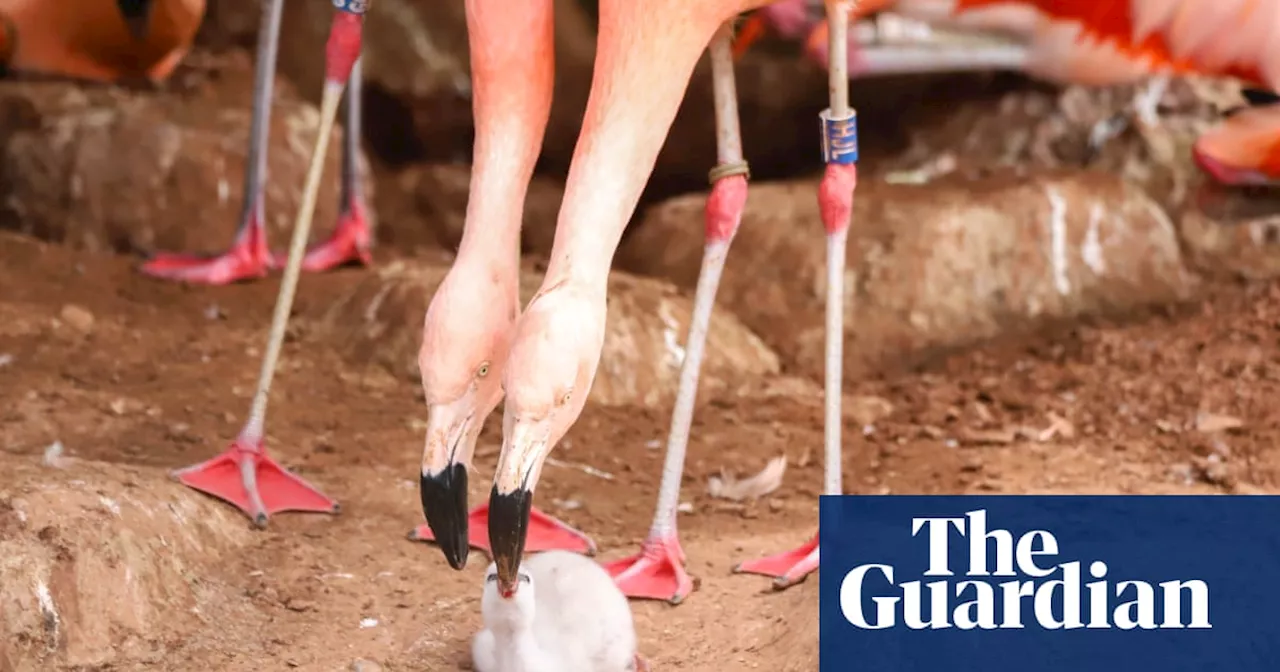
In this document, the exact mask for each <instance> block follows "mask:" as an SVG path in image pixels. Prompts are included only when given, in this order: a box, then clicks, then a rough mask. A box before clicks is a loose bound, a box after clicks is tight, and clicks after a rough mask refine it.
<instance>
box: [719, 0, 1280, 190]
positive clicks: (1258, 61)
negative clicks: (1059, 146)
mask: <svg viewBox="0 0 1280 672" xmlns="http://www.w3.org/2000/svg"><path fill="white" fill-rule="evenodd" d="M805 4H806V0H782V1H781V2H779V3H777V4H775V5H772V6H770V7H767V8H765V9H764V10H762V11H761V12H759V13H757V14H756V15H755V16H754V17H753V19H754V25H753V27H752V30H751V32H750V33H749V35H748V39H747V40H744V41H742V42H740V43H739V44H738V45H736V46H737V48H738V50H739V52H741V51H742V50H743V49H745V48H746V46H747V44H748V43H749V42H750V40H751V39H754V37H755V36H757V35H759V34H761V33H762V32H763V31H764V25H766V24H768V25H773V26H776V27H777V30H778V31H779V32H780V33H782V34H783V35H784V36H789V37H799V36H800V35H803V34H804V33H805V31H806V30H809V31H810V32H809V33H808V38H807V39H806V44H807V48H806V52H807V53H808V54H809V55H810V56H811V57H812V58H813V59H814V60H816V61H817V62H819V63H823V62H824V61H825V58H826V56H825V49H824V46H823V45H824V44H825V33H826V27H827V24H826V23H825V22H822V21H821V20H819V19H813V20H811V19H810V18H809V17H808V16H807V15H805V14H804V6H805ZM886 7H892V8H893V10H894V11H895V12H898V13H901V14H903V15H904V16H910V17H913V18H917V19H920V20H924V21H927V22H930V23H950V24H953V25H957V26H961V27H968V28H979V29H986V30H991V29H996V30H1000V31H1003V32H1007V33H1012V34H1014V35H1017V36H1018V37H1020V38H1022V39H1023V40H1024V41H1025V42H1026V43H1025V44H1021V45H1009V44H999V43H993V44H990V45H986V46H983V47H978V48H973V47H964V46H960V47H954V48H951V49H928V50H912V49H902V48H896V47H895V48H886V49H865V50H860V51H859V54H858V59H857V60H858V66H859V67H858V68H857V70H858V71H859V72H861V73H863V74H876V73H887V72H921V71H926V70H961V69H979V68H991V67H999V68H1009V69H1020V70H1025V71H1027V72H1028V73H1030V74H1032V75H1034V76H1037V77H1040V78H1043V79H1047V80H1050V81H1055V82H1073V83H1078V84H1086V85H1108V84H1119V83H1128V82H1135V81H1138V80H1141V79H1143V78H1145V77H1147V76H1149V75H1151V74H1155V75H1156V78H1155V79H1154V81H1153V82H1152V84H1153V85H1152V86H1151V87H1150V88H1149V89H1148V90H1147V91H1146V92H1144V93H1141V94H1139V97H1138V99H1137V100H1135V106H1136V107H1137V108H1138V116H1139V117H1140V118H1141V119H1142V120H1143V121H1144V122H1145V123H1147V124H1154V122H1155V106H1156V104H1157V103H1158V101H1159V98H1160V97H1161V96H1162V95H1163V92H1164V89H1165V86H1166V85H1167V83H1168V80H1169V77H1170V76H1173V75H1180V74H1187V73H1200V74H1207V75H1219V76H1227V77H1235V78H1238V79H1240V80H1243V81H1244V82H1246V83H1247V84H1248V85H1254V86H1261V87H1264V89H1266V90H1269V91H1271V92H1275V91H1278V90H1280V67H1277V66H1276V62H1277V59H1278V58H1280V0H1226V1H1224V2H1216V3H1207V2H1191V1H1190V0H1160V1H1157V0H1089V1H1088V2H1084V1H1077V2H1067V1H1064V0H1016V1H1010V0H999V1H997V0H873V1H871V2H869V3H863V5H862V6H860V10H863V11H874V10H877V9H882V8H886ZM815 24H816V25H815ZM810 26H813V27H812V28H811V27H810ZM1250 102H1251V103H1253V104H1251V105H1250V106H1249V107H1248V108H1247V109H1244V110H1242V111H1240V112H1239V113H1238V114H1233V115H1230V116H1228V117H1227V119H1226V120H1225V121H1224V123H1223V124H1222V125H1220V126H1219V127H1217V128H1215V129H1211V130H1210V131H1208V132H1206V133H1205V134H1203V135H1201V136H1200V138H1199V139H1198V140H1197V142H1196V143H1195V146H1194V157H1195V160H1196V162H1197V164H1198V165H1199V166H1200V167H1201V168H1202V169H1203V170H1204V171H1205V172H1206V173H1208V174H1209V175H1210V176H1211V177H1212V178H1213V179H1214V180H1216V181H1217V182H1219V183H1221V184H1226V185H1244V184H1253V185H1275V184H1280V107H1277V106H1275V105H1269V104H1262V105H1259V104H1256V102H1255V101H1250ZM1096 142H1097V138H1095V144H1096Z"/></svg>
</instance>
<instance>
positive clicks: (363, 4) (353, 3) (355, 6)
mask: <svg viewBox="0 0 1280 672" xmlns="http://www.w3.org/2000/svg"><path fill="white" fill-rule="evenodd" d="M333 7H334V9H340V10H342V11H344V12H349V13H351V14H364V13H365V11H366V10H368V9H369V0H333Z"/></svg>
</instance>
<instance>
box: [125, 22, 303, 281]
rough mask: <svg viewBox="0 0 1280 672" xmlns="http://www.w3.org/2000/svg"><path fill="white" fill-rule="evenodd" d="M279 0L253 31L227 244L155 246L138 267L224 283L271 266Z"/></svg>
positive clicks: (149, 272) (255, 274) (186, 278)
mask: <svg viewBox="0 0 1280 672" xmlns="http://www.w3.org/2000/svg"><path fill="white" fill-rule="evenodd" d="M283 10H284V0H264V1H263V3H262V22H261V25H260V29H259V31H258V52H257V56H256V59H257V63H256V66H255V68H254V78H253V115H252V119H251V121H250V124H249V154H248V156H247V157H246V162H245V174H244V202H243V205H242V207H241V210H240V222H239V224H238V225H237V227H236V234H235V238H234V239H233V240H232V242H231V249H229V250H227V251H226V252H224V253H222V254H220V255H216V256H212V257H210V256H202V255H195V254H185V253H172V252H160V253H157V254H155V255H154V256H152V257H151V258H150V259H148V260H147V261H146V262H145V263H144V264H143V265H142V266H141V268H140V269H139V270H140V271H141V272H142V273H144V274H146V275H150V276H152V277H156V278H163V279H166V280H179V281H182V282H192V283H202V284H208V285H226V284H230V283H233V282H239V281H241V280H250V279H254V278H261V277H265V276H266V275H267V273H268V272H269V271H270V270H271V268H272V265H273V264H272V258H271V252H270V250H268V249H267V232H266V228H265V226H264V224H265V220H264V213H263V202H262V196H263V189H264V187H265V184H266V176H267V139H268V135H269V132H270V131H269V129H270V126H271V98H272V93H273V92H272V89H273V88H274V83H275V69H276V53H277V50H278V47H279V44H280V21H281V15H282V13H283Z"/></svg>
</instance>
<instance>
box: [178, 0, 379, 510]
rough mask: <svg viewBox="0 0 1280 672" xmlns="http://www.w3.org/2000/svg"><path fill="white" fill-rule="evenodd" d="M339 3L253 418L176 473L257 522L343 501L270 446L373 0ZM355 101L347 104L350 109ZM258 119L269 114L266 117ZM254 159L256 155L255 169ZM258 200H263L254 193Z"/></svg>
mask: <svg viewBox="0 0 1280 672" xmlns="http://www.w3.org/2000/svg"><path fill="white" fill-rule="evenodd" d="M280 2H281V0H268V1H267V2H266V3H265V4H264V13H265V18H266V19H267V21H266V23H268V24H269V25H270V26H271V27H270V28H269V29H268V30H266V31H264V35H263V36H262V38H261V40H262V41H261V42H260V44H262V45H266V44H272V45H274V42H275V31H276V30H277V28H278V24H279V18H280V13H279V10H280V4H279V3H280ZM333 4H334V6H335V7H336V8H337V9H338V10H339V11H337V12H335V13H334V17H333V23H332V25H331V26H330V29H329V41H328V44H327V45H326V47H325V83H324V94H323V98H322V100H321V103H320V129H319V133H318V135H317V137H316V145H315V149H314V152H313V154H312V157H311V165H310V168H309V169H308V171H307V180H306V184H305V185H304V187H303V192H302V202H301V203H300V205H299V208H298V217H297V220H296V221H295V223H294V231H293V240H292V241H291V243H290V246H289V256H288V259H287V260H286V261H285V265H284V277H283V278H282V280H281V282H280V294H279V296H278V297H277V299H276V305H275V311H274V314H273V315H272V318H271V327H270V329H269V331H268V333H267V347H266V350H265V352H264V353H263V355H262V369H261V373H260V374H259V376H258V384H257V387H256V389H255V390H254V395H253V402H252V405H251V406H250V409H249V419H248V420H247V421H246V422H245V425H244V427H243V428H242V429H241V430H240V434H239V436H237V437H236V439H235V441H233V442H232V444H231V447H230V448H229V449H228V450H227V451H226V452H224V453H222V454H221V455H219V456H217V457H214V458H213V459H211V460H208V461H206V462H203V463H201V464H197V465H195V466H192V467H187V468H185V469H179V470H177V471H175V472H173V476H174V478H176V479H178V480H179V481H181V482H182V483H184V484H186V485H188V486H190V487H192V488H195V489H197V490H200V491H202V492H205V493H208V494H210V495H213V496H214V497H218V498H220V499H223V500H226V501H228V502H230V503H231V504H233V505H235V506H236V507H237V508H239V509H240V510H241V511H244V512H245V513H246V514H247V515H248V516H249V517H250V518H251V519H252V520H253V522H254V523H255V524H256V525H258V526H264V525H266V523H267V518H268V516H270V515H272V514H275V513H278V512H280V511H310V512H320V513H337V512H338V504H337V502H335V501H334V500H332V499H330V498H329V497H328V496H326V495H324V494H323V493H321V492H320V491H319V490H317V489H316V488H315V487H314V486H312V485H311V484H309V483H307V482H306V481H304V480H303V479H301V478H299V477H298V476H296V475H294V474H292V473H290V472H289V471H287V470H286V469H285V468H284V467H282V466H280V465H279V464H278V463H277V462H276V461H275V460H273V459H271V458H270V457H268V456H267V454H266V450H265V448H264V447H263V433H264V430H265V424H266V412H267V400H268V398H269V397H270V391H271V380H272V378H273V377H274V375H275V370H276V364H277V363H278V361H279V359H280V348H281V346H282V345H283V343H284V334H285V327H286V326H287V323H288V321H289V312H290V310H292V308H293V296H294V292H295V291H296V290H297V286H298V274H299V272H300V271H301V269H302V262H303V253H304V251H305V249H306V246H307V235H308V233H309V232H310V231H311V220H312V216H313V215H314V214H315V205H316V195H317V193H318V192H319V190H320V177H321V174H322V173H323V170H324V156H325V152H326V151H327V148H328V146H329V136H330V135H331V134H332V132H333V125H334V119H335V117H336V116H337V113H338V106H339V104H340V103H341V102H342V95H343V90H344V89H345V88H346V85H347V81H348V79H353V78H354V79H357V80H358V76H356V75H355V72H356V63H357V61H358V60H359V58H360V43H361V37H362V33H363V29H364V13H365V10H366V9H367V7H368V4H369V0H333ZM269 51H270V52H271V57H270V58H260V59H259V63H258V74H259V78H258V84H259V87H258V93H259V94H261V93H262V91H263V81H264V80H263V78H262V73H263V72H264V71H265V72H267V74H268V76H267V77H266V79H265V81H266V82H268V84H267V86H268V87H269V82H270V76H269V75H270V67H268V66H267V65H266V64H268V62H270V61H274V46H272V47H270V49H269ZM260 56H261V54H260ZM354 98H355V97H354V96H353V99H354ZM261 104H262V101H261V100H259V101H257V103H256V104H255V106H257V105H261ZM351 107H352V106H350V105H348V109H351ZM261 114H265V112H262V113H261ZM255 116H259V115H258V114H255ZM259 121H262V119H261V118H259ZM264 123H265V122H264ZM258 128H259V130H260V131H261V129H262V128H263V126H262V125H259V126H258ZM348 137H354V134H350V133H349V134H348ZM252 165H253V164H252V163H251V172H252ZM259 174H260V173H259ZM251 184H252V185H253V186H254V187H255V188H257V186H258V185H257V183H253V182H252V181H251ZM350 194H351V192H348V195H350ZM255 198H256V197H255ZM252 202H257V201H254V200H253V199H251V203H252ZM251 207H253V206H252V205H251ZM256 221H258V222H259V224H256V225H254V226H258V227H260V224H261V220H256ZM313 258H315V257H314V256H313Z"/></svg>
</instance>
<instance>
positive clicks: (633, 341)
mask: <svg viewBox="0 0 1280 672" xmlns="http://www.w3.org/2000/svg"><path fill="white" fill-rule="evenodd" d="M447 270H448V262H447V260H445V259H443V258H441V259H435V260H430V261H415V262H393V263H391V264H389V265H387V266H385V267H382V268H379V269H378V270H377V272H376V273H373V274H371V275H369V276H368V277H367V278H366V279H364V280H362V281H361V282H360V283H358V284H357V285H355V286H354V287H353V288H352V289H351V290H350V291H349V292H347V293H346V294H345V295H343V296H341V297H340V298H339V299H338V300H337V301H336V302H335V303H334V305H333V307H332V308H330V309H329V310H328V311H327V313H326V314H325V316H324V318H323V319H322V321H321V327H320V329H319V330H318V332H319V333H320V334H321V336H320V337H321V338H326V339H328V340H330V342H332V343H334V344H335V345H336V346H337V347H338V349H339V351H341V352H342V353H343V355H344V356H345V357H347V358H348V359H349V360H350V361H352V362H355V363H360V364H376V365H379V366H382V367H385V368H386V369H387V370H389V371H390V372H391V373H392V374H394V375H397V376H401V377H404V378H412V379H414V380H416V379H417V378H418V364H417V361H418V348H419V346H420V345H421V342H422V319H423V316H424V315H425V314H426V310H427V304H428V303H429V302H430V300H431V296H432V294H433V293H434V292H435V289H436V287H437V286H438V285H439V283H440V281H441V280H442V279H443V278H444V274H445V273H446V272H447ZM541 282H542V274H541V273H538V272H536V271H534V270H532V269H526V270H524V271H523V272H522V274H521V280H520V284H521V286H520V293H521V301H522V303H524V302H527V301H528V300H529V298H531V297H532V296H533V294H534V292H536V291H537V289H538V286H539V285H540V284H541ZM691 310H692V301H691V300H690V298H689V297H687V296H685V295H684V294H682V293H680V292H679V291H678V290H676V288H675V287H673V286H672V285H670V284H669V283H666V282H663V281H659V280H653V279H649V278H638V277H635V276H632V275H629V274H626V273H614V274H613V276H612V277H611V278H610V282H609V313H608V324H607V328H606V333H605V343H604V352H603V354H602V355H601V359H600V368H599V370H598V372H597V373H596V379H595V383H594V384H593V385H592V388H591V397H590V398H591V401H592V402H593V403H598V404H605V405H630V404H636V405H642V406H656V405H660V404H663V403H667V402H669V401H670V400H671V399H672V398H674V396H675V391H676V386H677V383H678V380H679V375H680V364H681V362H682V361H683V357H684V349H683V344H684V339H685V337H686V334H685V330H686V329H687V328H688V321H689V315H690V311H691ZM707 340H708V343H707V354H706V359H705V360H704V362H703V368H702V376H701V379H700V388H699V390H700V391H699V394H700V395H714V394H716V393H720V392H724V391H726V390H735V389H737V388H738V387H739V386H740V385H742V384H744V383H745V382H747V381H750V380H752V379H754V378H756V377H759V376H762V375H767V374H773V373H777V371H778V357H777V355H776V354H774V353H773V351H772V350H770V349H769V347H768V346H766V345H765V344H764V343H763V342H761V340H760V339H759V338H758V337H757V336H756V335H755V334H753V333H752V332H751V331H750V330H749V329H747V328H746V327H744V326H743V325H742V324H741V323H739V322H738V321H737V319H735V318H734V317H733V316H732V315H730V314H728V313H725V312H721V313H719V314H718V315H716V316H715V317H714V318H713V319H712V322H711V331H710V334H709V335H708V339H707ZM702 398H706V397H705V396H704V397H702Z"/></svg>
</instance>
